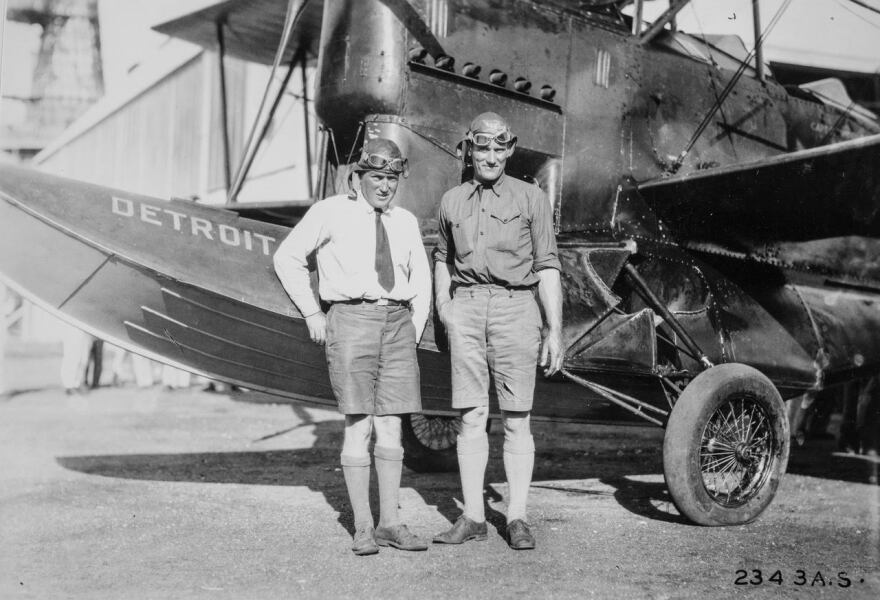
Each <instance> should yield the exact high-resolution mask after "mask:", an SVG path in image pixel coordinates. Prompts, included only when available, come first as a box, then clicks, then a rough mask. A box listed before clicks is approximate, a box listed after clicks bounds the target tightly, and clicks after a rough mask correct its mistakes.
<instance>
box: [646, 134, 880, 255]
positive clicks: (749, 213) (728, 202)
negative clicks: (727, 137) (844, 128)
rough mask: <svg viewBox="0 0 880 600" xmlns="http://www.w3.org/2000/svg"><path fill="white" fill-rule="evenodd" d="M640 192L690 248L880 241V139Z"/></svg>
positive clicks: (710, 172)
mask: <svg viewBox="0 0 880 600" xmlns="http://www.w3.org/2000/svg"><path fill="white" fill-rule="evenodd" d="M638 188H639V191H640V193H641V194H642V196H643V197H644V199H645V201H646V202H647V203H648V204H649V205H650V206H651V208H652V209H653V210H654V211H655V212H656V213H657V215H658V216H659V217H660V218H661V219H662V220H663V222H664V224H666V225H667V226H668V227H669V228H670V229H671V230H672V231H674V232H675V234H676V236H678V237H679V238H680V239H683V240H696V241H725V240H742V239H746V240H751V241H762V242H772V241H799V240H810V239H820V238H829V237H836V236H846V235H859V236H867V237H880V134H877V135H872V136H869V137H864V138H859V139H855V140H849V141H846V142H839V143H836V144H830V145H828V146H822V147H819V148H811V149H808V150H801V151H797V152H791V153H788V154H783V155H780V156H775V157H772V158H769V159H765V160H761V161H757V162H752V163H746V164H741V165H729V166H724V167H719V168H715V169H707V170H705V171H697V172H693V173H687V174H683V175H677V176H673V177H669V178H667V179H659V180H652V181H646V182H642V183H640V184H639V186H638Z"/></svg>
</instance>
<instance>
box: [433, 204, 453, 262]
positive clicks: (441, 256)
mask: <svg viewBox="0 0 880 600" xmlns="http://www.w3.org/2000/svg"><path fill="white" fill-rule="evenodd" d="M446 197H447V194H444V195H443V198H442V199H441V200H440V214H439V217H438V219H437V223H438V227H439V231H438V232H437V245H436V246H434V251H433V252H432V253H431V255H432V258H433V259H434V262H445V263H448V262H450V258H449V220H448V218H447V214H446V204H447V200H446Z"/></svg>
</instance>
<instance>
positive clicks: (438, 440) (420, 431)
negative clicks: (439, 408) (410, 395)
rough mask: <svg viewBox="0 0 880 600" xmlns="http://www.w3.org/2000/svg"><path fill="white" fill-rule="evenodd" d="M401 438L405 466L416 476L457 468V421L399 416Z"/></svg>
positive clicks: (415, 414) (458, 423)
mask: <svg viewBox="0 0 880 600" xmlns="http://www.w3.org/2000/svg"><path fill="white" fill-rule="evenodd" d="M401 421H402V422H401V428H402V432H401V437H402V442H403V462H404V464H405V465H406V466H407V467H409V468H410V469H412V470H413V471H418V472H419V473H428V472H436V471H454V470H456V469H457V468H458V455H457V454H456V450H455V447H456V444H457V443H458V433H459V431H461V418H460V417H436V416H430V415H422V414H418V413H414V414H410V415H402V419H401Z"/></svg>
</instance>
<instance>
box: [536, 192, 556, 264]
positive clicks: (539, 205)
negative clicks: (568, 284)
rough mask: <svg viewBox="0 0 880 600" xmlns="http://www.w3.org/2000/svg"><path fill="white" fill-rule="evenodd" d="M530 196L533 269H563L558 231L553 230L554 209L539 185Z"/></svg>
mask: <svg viewBox="0 0 880 600" xmlns="http://www.w3.org/2000/svg"><path fill="white" fill-rule="evenodd" d="M530 196H531V197H530V198H529V200H530V204H531V208H532V223H531V227H530V232H531V236H532V253H533V260H532V270H533V271H535V272H536V273H537V272H538V271H540V270H542V269H556V270H557V271H561V270H562V265H561V264H560V263H559V253H558V250H557V248H556V233H555V232H554V231H553V210H552V206H551V204H550V201H549V200H548V199H547V196H546V195H545V194H544V192H542V191H541V190H540V189H539V188H538V187H537V186H536V187H535V188H534V193H533V194H531V195H530Z"/></svg>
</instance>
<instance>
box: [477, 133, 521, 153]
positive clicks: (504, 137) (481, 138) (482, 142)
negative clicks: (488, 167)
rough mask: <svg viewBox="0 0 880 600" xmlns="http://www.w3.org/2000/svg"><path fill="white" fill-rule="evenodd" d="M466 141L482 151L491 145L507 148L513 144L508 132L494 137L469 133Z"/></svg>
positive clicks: (489, 134)
mask: <svg viewBox="0 0 880 600" xmlns="http://www.w3.org/2000/svg"><path fill="white" fill-rule="evenodd" d="M468 139H469V140H470V142H471V143H472V144H473V145H474V146H476V147H477V148H480V149H484V148H488V147H489V146H491V145H492V144H493V143H495V144H498V145H499V146H508V145H510V143H511V142H513V140H514V137H513V136H512V135H510V132H509V131H502V132H501V133H497V134H495V135H492V134H491V133H469V134H468Z"/></svg>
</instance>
